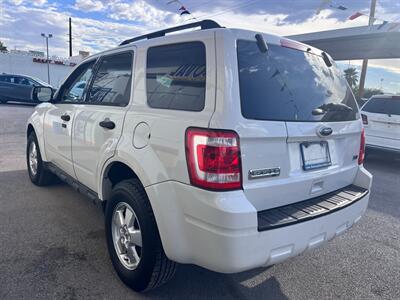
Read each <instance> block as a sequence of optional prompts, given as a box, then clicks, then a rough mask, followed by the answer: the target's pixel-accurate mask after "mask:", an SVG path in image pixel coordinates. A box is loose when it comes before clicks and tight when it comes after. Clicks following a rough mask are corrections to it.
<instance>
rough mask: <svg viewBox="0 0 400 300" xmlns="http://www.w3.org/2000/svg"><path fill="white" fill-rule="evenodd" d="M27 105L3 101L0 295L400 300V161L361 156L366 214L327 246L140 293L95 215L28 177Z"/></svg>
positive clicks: (182, 271) (62, 188)
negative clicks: (367, 186)
mask: <svg viewBox="0 0 400 300" xmlns="http://www.w3.org/2000/svg"><path fill="white" fill-rule="evenodd" d="M32 111H33V107H32V106H26V105H13V104H6V105H0V299H82V298H85V299H91V298H96V299H165V298H173V299H200V298H201V299H332V298H340V299H400V157H395V156H392V155H388V154H386V153H385V154H383V153H378V154H374V155H371V156H369V157H368V159H367V162H366V164H365V165H366V168H367V169H368V170H369V171H370V172H371V173H372V174H373V175H374V182H373V187H372V192H371V198H370V204H369V208H368V210H367V213H366V215H365V216H364V217H363V218H362V219H361V221H359V222H358V223H357V224H356V225H354V226H353V227H352V228H351V229H350V230H348V231H347V232H346V233H344V234H343V235H341V236H339V237H337V238H336V239H334V240H332V241H330V242H328V243H326V244H325V245H324V246H322V247H320V248H317V249H314V250H311V251H308V252H305V253H304V254H302V255H300V256H297V257H295V258H292V259H289V260H287V261H285V262H284V263H281V264H278V265H274V266H272V267H269V268H259V269H256V270H252V271H249V272H244V273H240V274H235V275H224V274H218V273H214V272H210V271H207V270H205V269H202V268H200V267H196V266H191V265H181V266H180V267H179V269H178V271H177V274H176V276H175V278H174V279H173V280H172V281H171V282H170V283H169V284H167V285H165V286H162V287H161V288H159V289H157V290H155V291H152V292H148V293H145V294H137V293H135V292H133V291H132V290H130V289H129V288H127V287H126V286H125V285H124V284H122V283H121V281H120V280H119V279H118V277H117V276H116V273H115V272H114V270H113V267H112V265H111V262H110V260H109V257H108V253H107V249H106V242H105V236H104V220H103V215H102V212H101V211H100V210H99V209H98V208H96V207H95V206H94V205H93V204H92V203H91V202H90V201H89V200H88V199H86V198H85V197H84V196H83V195H80V194H79V193H77V192H75V191H74V190H73V189H72V188H70V187H69V186H67V185H65V184H58V185H54V186H51V187H46V188H39V187H36V186H34V185H33V184H31V182H30V181H29V178H28V175H27V171H26V164H25V147H26V135H25V123H26V120H27V118H28V116H29V115H30V114H31V112H32ZM243 255H251V253H243Z"/></svg>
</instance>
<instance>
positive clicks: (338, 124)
mask: <svg viewBox="0 0 400 300" xmlns="http://www.w3.org/2000/svg"><path fill="white" fill-rule="evenodd" d="M265 39H266V40H268V39H267V37H266V38H265ZM279 42H280V43H276V44H272V43H271V44H270V43H268V51H267V52H264V53H263V52H262V51H260V49H259V47H258V45H257V43H256V41H255V39H253V40H247V39H246V40H241V39H239V40H238V41H237V54H238V72H239V88H240V101H241V112H242V115H243V120H242V121H241V122H240V124H239V125H238V126H237V127H236V130H237V131H238V133H239V136H240V145H241V151H242V169H243V189H244V192H245V194H246V196H247V198H248V199H249V200H250V201H251V202H252V204H253V205H254V206H255V207H256V209H257V210H264V209H269V208H273V207H278V206H283V205H287V204H291V203H295V202H299V201H303V200H306V199H309V198H313V197H316V196H319V195H322V194H326V193H328V192H331V191H334V190H338V189H340V188H343V187H345V186H347V185H350V184H352V183H353V181H354V178H355V175H356V172H357V169H358V159H357V158H358V155H359V149H360V136H361V122H360V120H359V112H358V106H357V104H356V101H355V99H354V96H353V94H352V92H351V90H350V89H349V87H348V85H347V83H346V81H345V79H344V78H343V76H342V74H341V71H340V70H339V69H338V68H337V67H336V65H335V63H334V62H332V61H331V60H330V58H329V57H328V56H326V57H325V60H324V58H323V55H324V54H322V52H321V51H319V50H317V49H314V48H311V47H308V46H306V45H304V44H301V43H297V42H293V41H289V40H286V39H283V40H280V41H279ZM327 59H329V60H330V61H331V63H332V64H333V65H331V66H328V65H329V64H330V63H329V61H326V60H327Z"/></svg>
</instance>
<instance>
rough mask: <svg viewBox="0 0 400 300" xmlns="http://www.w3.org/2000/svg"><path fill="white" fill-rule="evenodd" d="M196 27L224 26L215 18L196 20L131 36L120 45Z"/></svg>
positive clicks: (202, 28) (203, 28)
mask: <svg viewBox="0 0 400 300" xmlns="http://www.w3.org/2000/svg"><path fill="white" fill-rule="evenodd" d="M196 27H200V28H201V30H205V29H212V28H222V26H220V25H219V24H218V23H217V22H215V21H213V20H203V21H199V22H194V23H190V24H185V25H181V26H176V27H171V28H167V29H164V30H160V31H155V32H152V33H148V34H144V35H141V36H137V37H134V38H131V39H129V40H125V41H123V42H122V43H121V44H119V45H120V46H122V45H127V44H130V43H132V42H136V41H139V40H145V39H148V40H149V39H154V38H157V37H161V36H165V34H167V33H170V32H176V31H180V30H185V29H189V28H196Z"/></svg>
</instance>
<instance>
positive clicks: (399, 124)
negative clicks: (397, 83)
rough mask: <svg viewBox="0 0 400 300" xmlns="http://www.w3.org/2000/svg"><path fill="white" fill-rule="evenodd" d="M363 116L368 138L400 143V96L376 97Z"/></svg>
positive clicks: (372, 99) (370, 101) (363, 111)
mask: <svg viewBox="0 0 400 300" xmlns="http://www.w3.org/2000/svg"><path fill="white" fill-rule="evenodd" d="M362 114H363V115H364V116H365V117H363V122H364V125H365V130H366V134H367V135H368V136H372V137H377V138H384V139H389V140H398V141H400V96H375V97H373V98H371V99H370V100H369V101H368V102H367V103H366V104H365V105H364V107H363V108H362Z"/></svg>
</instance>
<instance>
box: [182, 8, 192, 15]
mask: <svg viewBox="0 0 400 300" xmlns="http://www.w3.org/2000/svg"><path fill="white" fill-rule="evenodd" d="M183 15H190V12H189V11H187V10H186V9H185V10H184V11H183V12H181V16H183Z"/></svg>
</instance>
